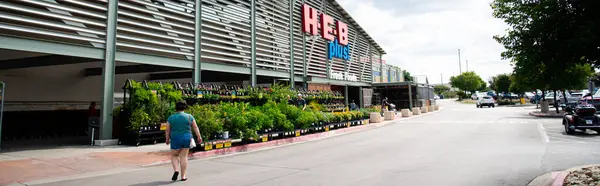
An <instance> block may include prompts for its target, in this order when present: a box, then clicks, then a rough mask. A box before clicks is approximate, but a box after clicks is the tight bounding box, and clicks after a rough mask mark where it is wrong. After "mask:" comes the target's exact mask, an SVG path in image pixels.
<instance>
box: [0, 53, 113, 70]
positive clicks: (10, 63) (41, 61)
mask: <svg viewBox="0 0 600 186" xmlns="http://www.w3.org/2000/svg"><path fill="white" fill-rule="evenodd" d="M97 61H101V60H98V59H93V58H83V57H75V56H64V55H46V56H37V57H28V58H21V59H9V60H3V61H0V70H10V69H21V68H33V67H45V66H55V65H67V64H77V63H88V62H97Z"/></svg>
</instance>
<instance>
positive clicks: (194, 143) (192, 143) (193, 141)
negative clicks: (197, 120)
mask: <svg viewBox="0 0 600 186" xmlns="http://www.w3.org/2000/svg"><path fill="white" fill-rule="evenodd" d="M188 120H189V122H190V125H192V124H193V123H192V118H191V116H190V118H189V119H188ZM194 147H196V140H194V135H192V139H190V149H193V148H194Z"/></svg>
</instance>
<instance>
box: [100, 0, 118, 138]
mask: <svg viewBox="0 0 600 186" xmlns="http://www.w3.org/2000/svg"><path fill="white" fill-rule="evenodd" d="M118 2H119V1H116V0H110V1H108V12H107V14H108V18H107V19H106V45H105V46H106V48H105V52H104V55H105V56H104V66H103V67H104V70H103V73H102V76H103V84H102V85H103V88H102V89H103V90H104V92H103V95H102V118H101V119H102V122H101V123H100V139H102V140H107V139H112V132H113V131H112V125H113V124H112V123H113V116H112V113H113V106H114V89H115V53H116V49H117V45H116V43H117V39H116V38H117V37H116V36H117V9H118V6H119V5H118Z"/></svg>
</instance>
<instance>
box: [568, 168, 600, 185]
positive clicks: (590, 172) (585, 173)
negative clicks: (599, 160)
mask: <svg viewBox="0 0 600 186" xmlns="http://www.w3.org/2000/svg"><path fill="white" fill-rule="evenodd" d="M563 185H565V186H575V185H579V186H584V185H585V186H587V185H599V186H600V166H598V165H595V166H591V167H584V168H581V169H577V170H573V171H571V172H570V173H569V174H568V175H567V177H566V178H565V182H564V184H563Z"/></svg>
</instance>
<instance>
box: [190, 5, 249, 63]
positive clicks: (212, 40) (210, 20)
mask: <svg viewBox="0 0 600 186" xmlns="http://www.w3.org/2000/svg"><path fill="white" fill-rule="evenodd" d="M257 21H258V19H257ZM250 37H251V33H250V1H248V0H203V1H202V50H201V51H202V62H213V63H225V64H237V65H240V64H241V65H245V66H248V67H249V66H250V60H251V51H250V48H251V44H250V42H251V41H250ZM257 46H259V45H258V44H257ZM257 51H258V50H257Z"/></svg>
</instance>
